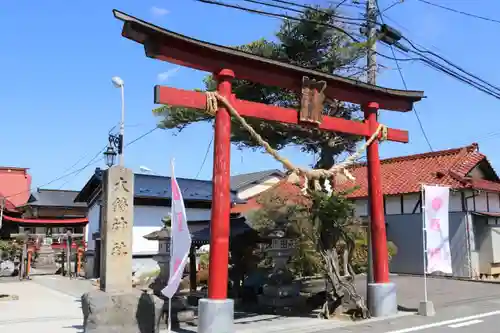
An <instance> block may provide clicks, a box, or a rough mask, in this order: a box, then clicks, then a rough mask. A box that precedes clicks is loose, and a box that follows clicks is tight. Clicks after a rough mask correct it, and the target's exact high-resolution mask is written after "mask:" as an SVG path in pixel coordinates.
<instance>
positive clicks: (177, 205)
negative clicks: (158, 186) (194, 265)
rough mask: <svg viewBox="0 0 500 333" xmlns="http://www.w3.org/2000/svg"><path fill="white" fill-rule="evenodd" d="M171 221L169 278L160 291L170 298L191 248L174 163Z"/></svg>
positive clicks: (180, 277)
mask: <svg viewBox="0 0 500 333" xmlns="http://www.w3.org/2000/svg"><path fill="white" fill-rule="evenodd" d="M171 186H172V220H171V232H172V234H171V236H172V242H171V243H170V244H171V248H170V278H169V280H168V285H167V286H166V287H165V288H163V290H162V291H161V292H162V293H163V295H165V296H167V297H168V298H172V296H173V295H174V294H175V292H176V291H177V289H178V288H179V284H180V283H181V280H182V275H183V272H184V267H185V266H186V263H187V260H188V257H189V249H190V248H191V234H190V232H189V228H188V224H187V218H186V209H185V207H184V200H183V199H182V193H181V190H180V188H179V184H177V180H176V179H175V174H174V162H173V161H172V176H171Z"/></svg>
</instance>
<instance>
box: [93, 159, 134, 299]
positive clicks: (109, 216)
mask: <svg viewBox="0 0 500 333" xmlns="http://www.w3.org/2000/svg"><path fill="white" fill-rule="evenodd" d="M133 177H134V175H133V173H132V171H131V170H129V169H126V168H123V167H120V166H114V167H111V168H109V169H108V170H106V172H105V176H104V181H103V199H104V202H105V203H106V205H105V206H104V210H103V224H102V230H101V237H102V245H103V253H102V262H101V283H100V285H101V289H102V290H104V291H108V292H125V291H128V290H130V289H131V288H132V227H133V224H134V223H133V218H134V216H133V214H134V213H133V212H134V205H133V203H134V196H133V193H134V179H133Z"/></svg>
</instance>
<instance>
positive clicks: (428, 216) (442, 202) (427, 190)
mask: <svg viewBox="0 0 500 333" xmlns="http://www.w3.org/2000/svg"><path fill="white" fill-rule="evenodd" d="M449 200H450V189H449V188H448V187H442V186H429V185H426V186H424V228H425V235H426V239H425V245H426V246H425V250H426V254H427V256H426V264H427V265H426V272H427V273H433V272H442V273H445V274H452V273H453V269H452V265H451V253H450V239H449V237H450V236H449V207H448V206H449Z"/></svg>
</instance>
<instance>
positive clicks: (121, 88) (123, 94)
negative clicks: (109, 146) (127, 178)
mask: <svg viewBox="0 0 500 333" xmlns="http://www.w3.org/2000/svg"><path fill="white" fill-rule="evenodd" d="M124 87H125V84H122V85H121V86H120V91H121V95H122V114H121V121H120V143H119V145H120V151H119V154H120V166H123V165H124V161H123V148H124V147H123V136H124V134H125V91H124V90H125V88H124Z"/></svg>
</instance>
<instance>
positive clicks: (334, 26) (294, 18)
mask: <svg viewBox="0 0 500 333" xmlns="http://www.w3.org/2000/svg"><path fill="white" fill-rule="evenodd" d="M196 1H198V2H203V3H207V4H211V5H216V6H221V7H226V8H233V9H238V10H242V11H245V12H249V13H253V14H258V15H263V16H269V17H274V18H280V19H286V20H291V21H296V22H307V23H310V24H317V25H321V26H326V27H329V28H332V29H334V30H337V31H339V32H340V33H342V34H344V35H346V36H347V37H349V38H350V39H351V40H352V41H354V42H356V43H361V42H362V41H361V40H360V39H358V38H356V37H354V33H350V32H347V31H346V30H345V29H342V28H340V27H338V26H336V25H333V24H327V23H322V22H318V21H314V20H308V19H301V18H297V17H294V16H290V15H286V14H276V13H271V12H266V11H262V10H257V9H252V8H247V7H243V6H239V5H231V4H227V3H223V2H220V1H213V0H196ZM301 13H303V12H301ZM360 26H361V25H360ZM377 54H378V55H380V56H382V57H384V58H387V59H390V60H394V59H393V58H391V57H390V56H387V55H385V54H381V53H380V52H377ZM398 60H400V61H410V60H412V59H398ZM413 60H420V59H413Z"/></svg>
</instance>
